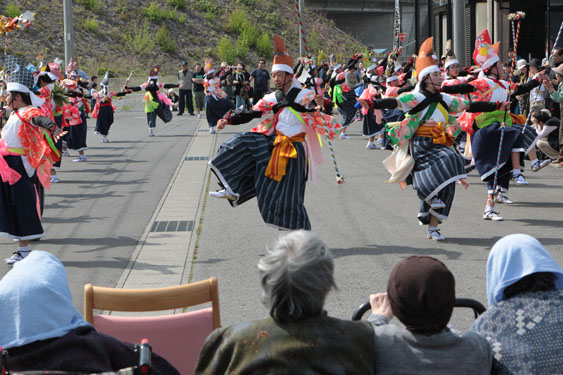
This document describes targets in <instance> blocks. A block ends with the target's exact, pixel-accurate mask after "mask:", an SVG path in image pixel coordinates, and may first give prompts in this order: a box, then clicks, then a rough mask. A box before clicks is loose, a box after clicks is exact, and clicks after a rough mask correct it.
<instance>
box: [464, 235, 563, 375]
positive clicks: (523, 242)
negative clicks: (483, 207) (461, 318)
mask: <svg viewBox="0 0 563 375" xmlns="http://www.w3.org/2000/svg"><path fill="white" fill-rule="evenodd" d="M562 289H563V269H561V267H560V266H559V265H558V264H557V262H556V261H555V259H553V257H552V256H551V255H550V254H549V253H548V252H547V250H546V249H545V248H544V247H543V246H542V244H541V243H540V242H539V241H538V240H536V239H535V238H533V237H531V236H528V235H526V234H512V235H510V236H506V237H504V238H502V239H500V240H499V241H497V243H496V244H495V245H494V246H493V248H492V249H491V252H490V254H489V259H488V261H487V299H488V302H489V309H488V310H487V311H486V312H485V313H484V314H483V315H481V316H480V317H479V318H478V319H477V320H476V321H475V323H473V327H472V328H471V329H472V330H473V331H474V332H477V333H479V334H481V335H482V336H483V337H486V338H487V340H489V342H490V344H491V345H492V347H493V352H494V360H493V374H562V373H563V357H562V355H561V353H562V352H563V333H562V327H563V294H562V293H561V290H562Z"/></svg>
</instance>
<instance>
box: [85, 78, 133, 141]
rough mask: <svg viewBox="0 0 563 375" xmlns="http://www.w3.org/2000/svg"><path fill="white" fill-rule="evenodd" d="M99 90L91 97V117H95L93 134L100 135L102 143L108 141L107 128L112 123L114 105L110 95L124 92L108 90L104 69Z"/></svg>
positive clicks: (107, 79)
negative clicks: (92, 103) (94, 101)
mask: <svg viewBox="0 0 563 375" xmlns="http://www.w3.org/2000/svg"><path fill="white" fill-rule="evenodd" d="M100 86H101V87H102V89H101V90H99V91H97V92H95V93H94V94H93V95H92V98H93V99H95V100H96V104H95V105H94V109H93V110H92V117H93V118H95V119H96V128H95V130H94V134H98V135H101V136H102V137H103V138H102V142H103V143H109V138H108V134H109V129H110V127H111V125H112V124H113V114H114V113H115V106H114V105H113V104H112V102H111V98H112V97H114V96H115V97H120V96H125V95H126V94H127V93H126V92H118V93H115V92H110V91H109V72H107V71H106V74H105V76H104V79H103V80H102V82H100Z"/></svg>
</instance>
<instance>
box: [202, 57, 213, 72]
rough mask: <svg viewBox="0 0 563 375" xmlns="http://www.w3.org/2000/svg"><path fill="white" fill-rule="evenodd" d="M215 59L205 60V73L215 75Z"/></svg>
mask: <svg viewBox="0 0 563 375" xmlns="http://www.w3.org/2000/svg"><path fill="white" fill-rule="evenodd" d="M213 64H214V63H213V59H212V58H211V57H210V58H208V59H206V60H205V66H204V67H203V72H204V73H205V74H211V73H215V67H214V66H213Z"/></svg>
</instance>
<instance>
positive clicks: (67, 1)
mask: <svg viewBox="0 0 563 375" xmlns="http://www.w3.org/2000/svg"><path fill="white" fill-rule="evenodd" d="M63 1H64V38H65V41H64V43H65V67H66V66H67V65H68V61H69V60H70V59H71V58H72V57H73V55H74V46H73V43H74V31H73V28H72V0H63Z"/></svg>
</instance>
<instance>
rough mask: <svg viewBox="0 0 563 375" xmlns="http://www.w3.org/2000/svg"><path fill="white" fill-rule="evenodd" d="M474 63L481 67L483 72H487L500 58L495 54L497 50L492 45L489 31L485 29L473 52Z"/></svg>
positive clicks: (476, 41) (478, 38)
mask: <svg viewBox="0 0 563 375" xmlns="http://www.w3.org/2000/svg"><path fill="white" fill-rule="evenodd" d="M473 61H475V64H477V65H479V66H480V67H481V69H482V70H486V69H488V68H490V67H491V66H493V65H494V64H495V63H496V62H497V61H499V57H498V55H497V54H496V52H495V48H494V47H493V45H492V44H491V37H490V36H489V30H487V29H485V30H484V31H483V32H482V33H481V34H479V36H478V37H477V40H475V51H474V52H473Z"/></svg>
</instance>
